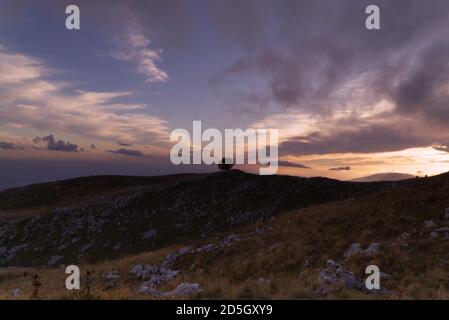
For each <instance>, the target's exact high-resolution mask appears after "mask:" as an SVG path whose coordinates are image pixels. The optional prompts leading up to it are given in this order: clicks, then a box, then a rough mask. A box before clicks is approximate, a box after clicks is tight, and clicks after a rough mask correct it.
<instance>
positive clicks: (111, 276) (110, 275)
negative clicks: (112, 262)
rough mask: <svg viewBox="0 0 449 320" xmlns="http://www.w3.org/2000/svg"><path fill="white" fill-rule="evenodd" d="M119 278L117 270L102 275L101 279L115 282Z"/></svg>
mask: <svg viewBox="0 0 449 320" xmlns="http://www.w3.org/2000/svg"><path fill="white" fill-rule="evenodd" d="M119 277H120V276H119V274H118V270H112V271H108V272H105V273H103V279H105V280H115V279H117V278H119Z"/></svg>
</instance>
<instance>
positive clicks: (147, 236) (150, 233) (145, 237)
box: [142, 229, 157, 240]
mask: <svg viewBox="0 0 449 320" xmlns="http://www.w3.org/2000/svg"><path fill="white" fill-rule="evenodd" d="M156 234H157V230H156V229H150V230H148V231H147V232H145V233H144V234H143V237H142V239H143V240H148V239H151V238H153V237H155V236H156Z"/></svg>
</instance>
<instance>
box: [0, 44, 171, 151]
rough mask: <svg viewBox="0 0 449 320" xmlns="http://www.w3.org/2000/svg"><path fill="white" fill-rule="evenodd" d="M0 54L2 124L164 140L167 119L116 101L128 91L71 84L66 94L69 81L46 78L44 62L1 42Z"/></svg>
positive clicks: (144, 140) (102, 138)
mask: <svg viewBox="0 0 449 320" xmlns="http://www.w3.org/2000/svg"><path fill="white" fill-rule="evenodd" d="M0 59H1V61H2V63H1V64H0V84H1V87H0V93H1V95H0V103H1V107H0V125H3V126H12V127H15V128H19V127H26V128H28V129H34V130H37V131H39V132H43V133H44V134H49V133H53V132H55V133H56V132H57V133H65V134H75V135H80V136H83V137H84V138H89V139H92V140H94V142H95V140H99V141H103V142H108V141H117V140H121V141H128V142H131V143H133V144H136V145H148V146H151V145H155V146H163V145H165V144H166V143H167V137H168V128H167V126H166V121H165V120H163V119H160V118H158V117H154V116H151V115H148V114H145V113H142V112H141V111H140V110H141V109H144V108H145V106H144V105H141V104H132V103H119V102H117V101H116V99H118V98H123V97H127V96H129V95H131V92H92V91H82V90H77V89H74V90H71V91H72V93H66V92H67V90H66V89H71V88H72V86H71V85H70V84H68V83H61V82H56V81H52V80H48V77H49V76H50V75H51V72H50V69H49V68H47V66H45V65H44V63H43V62H42V61H40V60H38V59H35V58H33V57H30V56H27V55H22V54H18V53H15V52H10V51H8V50H6V49H5V47H3V46H2V47H0ZM5 61H6V63H3V62H5ZM63 89H64V90H63Z"/></svg>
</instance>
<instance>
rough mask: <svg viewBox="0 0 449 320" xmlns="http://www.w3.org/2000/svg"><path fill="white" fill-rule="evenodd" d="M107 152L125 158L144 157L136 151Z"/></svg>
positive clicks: (119, 150)
mask: <svg viewBox="0 0 449 320" xmlns="http://www.w3.org/2000/svg"><path fill="white" fill-rule="evenodd" d="M107 152H110V153H114V154H121V155H125V156H131V157H144V156H145V155H144V154H143V153H142V152H140V151H138V150H128V149H118V150H107Z"/></svg>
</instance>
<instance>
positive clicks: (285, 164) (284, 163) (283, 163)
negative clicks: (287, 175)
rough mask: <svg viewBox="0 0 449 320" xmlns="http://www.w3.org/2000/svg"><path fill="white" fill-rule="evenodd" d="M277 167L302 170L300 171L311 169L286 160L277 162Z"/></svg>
mask: <svg viewBox="0 0 449 320" xmlns="http://www.w3.org/2000/svg"><path fill="white" fill-rule="evenodd" d="M278 166H280V167H290V168H302V169H312V168H310V167H308V166H305V165H303V164H301V163H294V162H290V161H286V160H279V161H278Z"/></svg>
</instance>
